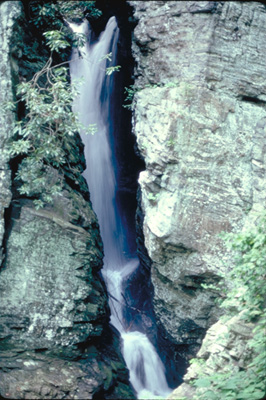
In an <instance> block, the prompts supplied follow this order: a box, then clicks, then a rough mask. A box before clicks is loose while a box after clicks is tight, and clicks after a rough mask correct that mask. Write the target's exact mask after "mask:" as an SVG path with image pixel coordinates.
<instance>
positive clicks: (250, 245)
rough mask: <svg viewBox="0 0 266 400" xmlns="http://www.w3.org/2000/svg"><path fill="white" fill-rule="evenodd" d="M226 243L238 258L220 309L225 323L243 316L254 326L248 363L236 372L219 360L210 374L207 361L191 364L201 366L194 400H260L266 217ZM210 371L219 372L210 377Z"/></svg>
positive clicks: (265, 295) (265, 353)
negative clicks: (236, 316)
mask: <svg viewBox="0 0 266 400" xmlns="http://www.w3.org/2000/svg"><path fill="white" fill-rule="evenodd" d="M225 239H226V242H227V245H228V247H229V248H230V249H231V250H233V251H234V252H235V254H236V256H235V266H234V268H233V269H232V270H231V272H230V273H229V276H228V274H227V276H226V281H227V282H230V283H231V288H230V290H229V291H227V292H226V291H225V290H224V291H223V294H222V299H223V300H222V301H221V307H222V308H224V309H225V310H226V313H225V316H224V318H225V320H228V319H230V318H232V317H233V316H235V315H240V318H241V320H242V321H243V322H244V323H246V324H251V326H253V333H252V335H251V336H250V337H249V339H248V341H247V344H246V350H245V352H246V356H247V358H248V361H247V363H246V364H243V365H242V367H240V368H237V367H236V366H234V365H229V364H228V363H226V361H225V362H224V365H222V366H221V365H219V361H220V362H221V360H219V359H217V361H216V365H213V366H212V368H211V369H210V368H209V371H208V367H206V361H205V360H204V359H195V360H192V363H197V364H198V366H199V369H198V371H199V372H198V377H197V379H195V380H194V382H193V385H194V386H195V387H196V388H197V390H196V394H195V396H194V397H193V399H195V400H217V399H226V400H244V399H248V400H259V399H262V398H263V396H265V359H266V338H265V330H266V315H265V302H266V286H265V278H266V214H264V215H263V216H261V217H260V218H259V223H258V225H257V226H256V227H255V228H254V229H252V230H248V231H246V232H243V233H241V234H238V235H235V234H232V233H230V234H226V235H225ZM223 278H225V277H223ZM222 282H224V280H222V281H221V283H220V285H222V284H223V283H222ZM221 287H222V286H221ZM254 327H255V328H254ZM224 339H225V338H224V336H223V334H221V335H220V338H219V341H218V342H217V343H216V344H217V345H218V346H219V344H222V343H223V340H224ZM209 367H210V366H209ZM200 370H201V372H200ZM210 371H212V372H213V371H217V372H215V373H211V374H210Z"/></svg>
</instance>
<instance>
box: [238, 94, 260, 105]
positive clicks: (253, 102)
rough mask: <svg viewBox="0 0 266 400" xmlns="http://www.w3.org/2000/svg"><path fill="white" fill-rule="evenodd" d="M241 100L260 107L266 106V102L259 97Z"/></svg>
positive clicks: (246, 97)
mask: <svg viewBox="0 0 266 400" xmlns="http://www.w3.org/2000/svg"><path fill="white" fill-rule="evenodd" d="M240 100H242V101H245V102H248V103H251V104H257V105H260V106H265V105H266V100H261V99H259V98H258V97H253V96H241V97H240Z"/></svg>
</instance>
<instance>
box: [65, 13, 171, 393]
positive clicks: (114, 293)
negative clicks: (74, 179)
mask: <svg viewBox="0 0 266 400" xmlns="http://www.w3.org/2000/svg"><path fill="white" fill-rule="evenodd" d="M70 26H71V28H72V29H73V30H74V31H75V32H79V33H84V34H86V36H87V37H90V32H89V29H88V23H87V21H84V22H83V24H81V25H76V24H70ZM118 35H119V29H118V27H117V24H116V19H115V17H111V18H110V20H109V21H108V23H107V25H106V28H105V31H104V32H102V34H101V35H100V37H99V39H98V40H97V42H95V43H90V41H89V40H90V39H88V42H87V44H86V46H85V47H83V48H81V49H74V50H73V54H72V59H71V63H70V72H71V79H72V81H73V80H74V79H76V78H83V85H82V88H81V89H80V95H79V97H78V98H77V99H76V101H75V104H74V105H73V109H74V110H75V111H76V112H78V113H79V118H80V121H81V122H82V123H83V125H85V126H88V125H89V124H96V125H97V133H95V134H94V135H86V134H85V133H82V132H81V137H82V140H83V142H84V145H85V157H86V163H87V169H86V171H85V172H84V177H85V179H86V180H87V182H88V186H89V190H90V194H91V201H92V205H93V208H94V210H95V212H96V214H97V217H98V220H99V225H100V230H101V236H102V239H103V244H104V253H105V256H104V267H103V271H102V274H103V277H104V279H105V282H106V285H107V289H108V292H109V298H110V300H109V304H110V309H111V323H112V324H113V325H114V326H115V327H116V328H117V329H118V330H119V332H120V333H121V337H122V340H123V355H124V358H125V361H126V364H127V367H128V369H129V371H130V381H131V383H132V385H133V387H134V389H135V390H136V392H137V396H138V398H139V399H144V398H153V399H155V398H165V397H167V395H168V394H169V393H170V391H171V390H170V389H169V387H168V385H167V382H166V378H165V370H164V366H163V364H162V362H161V360H160V358H159V356H158V354H157V352H156V349H155V348H154V346H153V345H152V344H151V342H150V341H149V339H148V338H147V336H146V335H144V334H143V333H141V332H138V331H134V332H128V330H129V328H128V323H127V321H125V320H124V318H123V308H124V299H123V294H122V287H123V282H125V281H126V280H127V279H128V277H129V276H130V275H131V274H132V272H133V271H134V270H136V268H138V266H139V262H138V260H137V259H136V258H131V259H128V258H126V256H125V254H124V248H123V245H124V232H123V227H122V226H121V220H120V218H119V215H118V212H117V209H116V204H115V193H116V179H115V173H114V168H113V163H112V155H111V150H110V144H109V132H110V125H109V124H110V122H109V121H110V117H111V116H110V115H109V114H110V112H109V108H110V95H111V93H112V86H113V83H112V77H108V78H107V77H106V73H105V69H106V66H107V61H106V59H104V60H102V61H100V60H101V59H102V58H103V57H104V56H105V55H106V54H108V53H110V52H112V57H113V60H115V56H116V45H117V40H118Z"/></svg>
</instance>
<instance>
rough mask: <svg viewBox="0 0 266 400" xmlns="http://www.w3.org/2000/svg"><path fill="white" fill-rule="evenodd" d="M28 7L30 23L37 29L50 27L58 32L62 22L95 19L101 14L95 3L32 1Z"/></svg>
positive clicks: (64, 0) (63, 0) (60, 0)
mask: <svg viewBox="0 0 266 400" xmlns="http://www.w3.org/2000/svg"><path fill="white" fill-rule="evenodd" d="M29 7H30V16H31V21H32V23H33V24H34V25H35V26H36V27H37V28H45V27H47V26H51V27H53V28H54V29H59V30H60V29H61V28H62V26H63V23H64V20H82V19H83V18H92V19H95V18H98V17H100V16H101V14H102V12H101V11H100V10H98V9H97V8H96V7H95V1H66V0H58V1H53V0H50V1H47V0H42V1H40V0H33V1H31V2H30V4H29Z"/></svg>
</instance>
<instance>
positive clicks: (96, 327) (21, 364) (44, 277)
mask: <svg viewBox="0 0 266 400" xmlns="http://www.w3.org/2000/svg"><path fill="white" fill-rule="evenodd" d="M0 7H1V18H0V30H1V38H2V39H3V43H2V49H3V51H2V53H3V57H4V58H3V60H2V61H1V63H2V64H1V68H0V71H1V74H2V75H3V76H2V86H1V91H0V95H1V100H3V99H8V100H10V99H11V98H12V89H14V88H12V80H11V68H10V53H12V51H11V47H12V46H13V47H14V48H15V46H16V45H17V43H16V45H14V44H12V43H11V42H10V38H11V36H12V32H13V31H14V29H13V27H14V23H15V20H16V18H17V17H18V16H20V17H21V20H20V23H21V21H22V23H25V21H24V20H23V17H22V7H21V4H20V2H13V1H12V2H9V1H7V2H4V3H2V4H1V5H0ZM23 21H24V22H23ZM16 23H17V26H16V29H21V30H23V28H21V26H20V25H19V24H18V22H16ZM27 33H28V32H27ZM20 39H21V40H23V37H21V38H20ZM21 48H23V44H22V45H21ZM20 57H21V55H20ZM40 57H41V55H40ZM14 66H15V67H16V64H14ZM26 72H27V71H26ZM13 79H14V81H17V80H18V68H15V69H13ZM11 123H12V115H10V114H8V113H6V114H2V116H1V130H0V135H1V136H0V149H1V157H3V154H4V153H3V152H2V150H3V148H4V146H5V145H6V139H8V137H9V132H12V129H11ZM67 151H68V164H69V167H67V168H66V170H65V171H64V178H65V180H64V183H63V192H62V194H61V195H60V196H58V197H57V198H56V199H55V200H54V202H53V204H51V205H46V206H45V207H44V208H43V209H40V210H37V209H36V208H35V207H34V205H33V199H31V198H26V197H23V198H22V197H21V196H20V195H19V194H18V192H17V190H16V187H15V185H14V182H13V186H12V192H13V198H12V201H11V179H10V175H9V170H8V164H7V162H8V159H7V158H1V160H0V162H1V166H0V168H1V176H0V178H1V181H0V188H1V197H0V212H1V218H3V213H4V208H6V212H5V224H4V222H3V220H2V219H1V222H0V233H1V238H0V239H1V241H2V240H3V245H4V246H3V248H4V258H3V260H2V259H1V267H0V315H1V317H0V360H1V361H0V397H1V398H13V399H14V398H16V399H22V398H26V399H27V398H28V399H33V398H34V399H54V398H69V399H71V398H75V399H92V398H94V399H97V398H106V399H108V398H134V393H133V389H132V388H131V386H130V384H129V379H128V378H129V377H128V370H127V369H126V366H125V363H124V360H123V357H122V354H121V351H120V341H119V337H118V333H117V331H115V330H114V329H112V328H111V327H110V326H109V315H110V311H109V307H108V303H107V292H106V287H105V284H104V282H103V280H102V278H101V275H100V269H101V267H102V264H103V261H102V259H103V249H102V241H101V238H100V234H99V226H98V222H97V218H96V216H95V213H94V212H93V210H92V207H91V203H90V201H89V193H88V187H87V184H86V182H85V181H84V178H83V177H82V175H81V173H82V171H83V170H84V156H83V153H82V151H83V145H82V143H81V139H80V138H79V137H78V136H77V137H76V138H71V137H70V138H69V143H68V150H67ZM13 164H15V161H13ZM13 164H12V165H13ZM47 173H48V178H49V177H50V179H51V180H52V179H54V176H55V175H56V174H57V173H58V172H57V171H56V170H55V169H53V168H50V169H49V170H48V172H47ZM48 181H49V179H48ZM10 201H11V204H10ZM9 204H10V205H9ZM2 261H3V262H2Z"/></svg>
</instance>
